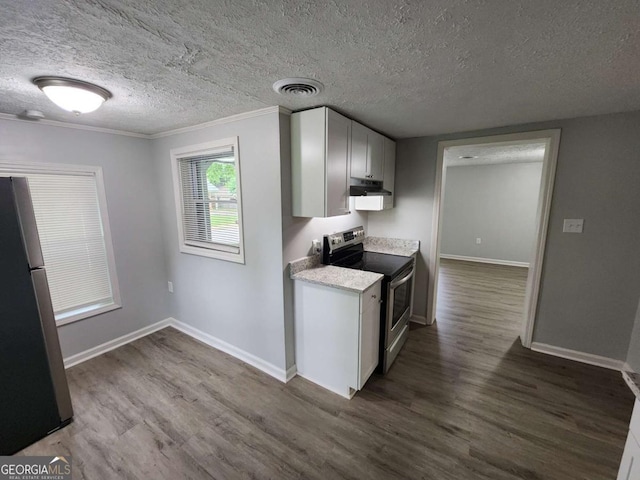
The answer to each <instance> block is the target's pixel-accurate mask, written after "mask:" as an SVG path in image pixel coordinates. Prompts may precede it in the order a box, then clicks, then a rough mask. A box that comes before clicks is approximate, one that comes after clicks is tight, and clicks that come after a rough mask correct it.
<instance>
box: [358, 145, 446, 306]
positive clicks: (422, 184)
mask: <svg viewBox="0 0 640 480" xmlns="http://www.w3.org/2000/svg"><path fill="white" fill-rule="evenodd" d="M434 148H437V142H433V140H431V139H430V138H428V137H422V138H408V139H404V140H399V141H398V142H397V150H396V179H395V190H394V201H395V208H393V209H391V210H384V211H381V212H370V214H369V221H368V230H369V232H368V234H369V235H371V236H379V237H392V238H405V239H409V240H420V252H419V254H418V256H417V260H416V280H415V291H414V298H413V314H414V315H419V316H425V314H426V310H427V285H428V280H429V273H428V262H429V252H430V249H431V222H432V219H433V196H434V186H435V183H434V179H435V175H436V164H435V155H436V152H435V150H434ZM430 154H433V156H432V157H431V156H430Z"/></svg>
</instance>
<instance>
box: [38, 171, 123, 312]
mask: <svg viewBox="0 0 640 480" xmlns="http://www.w3.org/2000/svg"><path fill="white" fill-rule="evenodd" d="M27 178H28V179H29V189H30V190H31V197H32V200H33V209H34V213H35V216H36V223H37V225H38V233H39V236H40V244H41V247H42V254H43V256H44V261H45V267H46V270H47V277H48V280H49V287H50V290H51V301H52V303H53V310H54V312H55V313H56V315H58V314H61V313H65V312H69V311H73V310H76V309H78V308H82V307H87V306H92V305H96V306H99V305H105V304H111V303H113V292H112V288H111V279H110V277H109V266H108V260H107V252H106V247H105V240H104V231H103V228H102V218H101V215H100V208H99V205H98V194H97V187H96V180H95V177H94V176H79V175H40V174H37V175H36V174H30V175H28V176H27Z"/></svg>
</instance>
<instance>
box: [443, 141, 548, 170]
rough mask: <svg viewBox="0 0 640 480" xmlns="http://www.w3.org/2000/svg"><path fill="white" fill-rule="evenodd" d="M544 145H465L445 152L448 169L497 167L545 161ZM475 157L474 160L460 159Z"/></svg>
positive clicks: (449, 148)
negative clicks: (474, 166)
mask: <svg viewBox="0 0 640 480" xmlns="http://www.w3.org/2000/svg"><path fill="white" fill-rule="evenodd" d="M544 151H545V144H544V143H536V142H533V143H520V144H500V143H491V144H486V145H465V146H462V147H448V148H446V149H445V151H444V159H445V162H446V163H445V165H446V166H447V167H463V166H467V165H497V164H501V163H531V162H542V161H543V160H544ZM460 157H474V158H460Z"/></svg>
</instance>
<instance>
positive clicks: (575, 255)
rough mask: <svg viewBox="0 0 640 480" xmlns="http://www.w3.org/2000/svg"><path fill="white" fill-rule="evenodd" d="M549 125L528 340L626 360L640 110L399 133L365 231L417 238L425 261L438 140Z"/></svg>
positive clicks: (422, 282) (637, 227)
mask: <svg viewBox="0 0 640 480" xmlns="http://www.w3.org/2000/svg"><path fill="white" fill-rule="evenodd" d="M547 128H561V129H562V138H561V142H560V151H559V157H558V168H557V174H556V182H555V187H554V192H553V202H552V205H551V217H550V222H549V233H548V238H547V249H546V252H545V258H544V267H543V272H542V288H541V292H540V298H539V304H538V313H537V317H536V325H535V331H534V341H536V342H541V343H545V344H550V345H554V346H558V347H564V348H569V349H572V350H577V351H581V352H586V353H592V354H595V355H601V356H605V357H609V358H614V359H620V360H623V359H625V358H626V357H627V349H628V346H629V338H630V335H631V331H632V327H633V323H634V316H635V313H636V309H637V307H638V298H639V294H640V255H638V239H639V238H640V215H638V212H640V195H638V186H639V185H640V159H639V153H638V152H640V135H639V134H638V132H640V112H631V113H623V114H614V115H602V116H596V117H587V118H579V119H571V120H558V121H551V122H545V123H536V124H529V125H520V126H512V127H504V128H498V129H492V130H483V131H479V132H466V133H459V134H455V135H447V136H440V137H429V138H414V139H406V140H401V141H400V142H399V145H398V158H397V163H396V169H397V171H396V201H397V208H395V209H394V210H391V211H388V212H382V214H381V215H370V216H369V232H370V233H371V234H372V235H393V236H399V237H406V238H412V237H415V238H417V239H419V240H421V241H422V244H421V252H422V256H423V258H428V257H427V256H428V253H429V250H430V248H431V220H432V217H433V188H434V181H435V169H436V156H437V146H438V141H440V140H452V139H456V138H470V137H477V136H485V135H493V134H503V133H513V132H524V131H531V130H540V129H547ZM564 218H584V219H585V226H584V233H583V234H581V235H576V234H563V233H562V222H563V219H564ZM418 273H419V275H418V277H417V279H416V292H417V293H416V297H417V298H416V303H415V304H414V308H416V309H420V311H417V312H416V313H417V314H420V312H424V311H425V310H426V303H425V302H424V300H421V299H419V298H418V297H420V296H422V297H424V295H426V293H422V295H421V294H420V293H419V292H426V291H427V274H426V271H425V269H424V264H423V265H422V271H420V270H419V271H418ZM422 314H424V313H422Z"/></svg>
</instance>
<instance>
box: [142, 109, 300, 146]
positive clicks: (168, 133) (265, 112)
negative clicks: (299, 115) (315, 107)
mask: <svg viewBox="0 0 640 480" xmlns="http://www.w3.org/2000/svg"><path fill="white" fill-rule="evenodd" d="M272 113H282V114H284V115H291V110H289V109H287V108H284V107H281V106H279V105H276V106H275V107H267V108H261V109H259V110H253V111H251V112H245V113H238V114H237V115H230V116H228V117H223V118H218V119H216V120H211V121H210V122H205V123H200V124H198V125H192V126H190V127H183V128H176V129H175V130H167V131H166V132H160V133H154V134H153V135H149V136H148V138H151V139H155V138H162V137H169V136H171V135H178V134H180V133H187V132H194V131H196V130H202V129H203V128H208V127H213V126H215V125H222V124H225V123H231V122H237V121H239V120H246V119H248V118H254V117H261V116H262V115H269V114H272Z"/></svg>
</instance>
